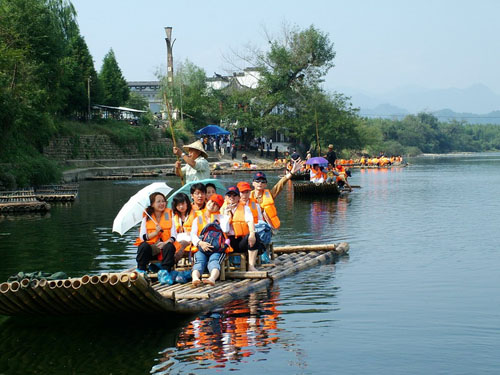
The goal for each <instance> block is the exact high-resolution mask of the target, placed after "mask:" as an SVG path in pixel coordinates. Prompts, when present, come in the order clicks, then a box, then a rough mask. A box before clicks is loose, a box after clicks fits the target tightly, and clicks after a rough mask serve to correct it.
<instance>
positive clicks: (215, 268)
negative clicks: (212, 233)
mask: <svg viewBox="0 0 500 375" xmlns="http://www.w3.org/2000/svg"><path fill="white" fill-rule="evenodd" d="M223 204H224V198H223V197H222V195H219V194H213V195H212V196H211V197H210V200H209V201H208V202H207V204H206V207H205V208H204V209H203V210H201V211H197V212H196V217H195V219H194V221H193V225H192V227H191V242H192V243H193V246H194V247H195V248H197V249H196V250H193V251H195V253H194V265H193V272H192V273H191V276H192V278H193V281H192V285H193V286H194V287H197V286H199V285H200V284H201V283H202V281H201V275H202V274H203V272H204V271H205V269H207V268H208V272H209V274H210V276H209V278H208V279H204V280H203V283H204V284H208V285H215V282H216V280H217V279H218V278H219V275H220V267H221V264H222V263H223V262H224V259H225V257H226V252H225V249H222V250H219V249H214V248H213V246H212V245H211V244H210V243H208V242H205V241H203V240H201V239H200V234H201V233H202V230H203V229H204V228H205V227H206V226H207V225H210V224H211V223H214V222H215V223H218V224H219V225H220V226H221V229H222V228H224V227H226V228H227V222H228V219H227V217H225V216H224V215H221V214H220V213H219V210H220V208H221V207H222V205H223Z"/></svg>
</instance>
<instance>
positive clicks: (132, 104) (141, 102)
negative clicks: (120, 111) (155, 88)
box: [125, 92, 149, 111]
mask: <svg viewBox="0 0 500 375" xmlns="http://www.w3.org/2000/svg"><path fill="white" fill-rule="evenodd" d="M125 106H126V107H128V108H133V109H138V110H140V111H147V110H149V102H148V101H147V99H146V98H145V97H144V96H142V95H141V94H138V93H136V92H130V96H129V98H128V100H127V102H126V103H125Z"/></svg>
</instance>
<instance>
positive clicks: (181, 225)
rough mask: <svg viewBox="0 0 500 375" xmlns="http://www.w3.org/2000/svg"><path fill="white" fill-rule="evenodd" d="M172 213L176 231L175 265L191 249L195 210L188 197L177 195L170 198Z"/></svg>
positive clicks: (181, 194) (182, 194)
mask: <svg viewBox="0 0 500 375" xmlns="http://www.w3.org/2000/svg"><path fill="white" fill-rule="evenodd" d="M172 211H173V214H174V217H173V220H174V226H175V230H176V231H177V240H176V242H175V244H174V245H175V249H176V253H175V262H176V263H177V262H178V261H179V260H180V259H181V258H182V257H183V256H184V251H185V250H186V251H189V250H190V249H191V227H192V225H193V220H194V218H195V210H193V209H192V206H191V202H190V200H189V197H188V196H187V195H186V194H184V193H178V194H176V195H174V197H173V198H172Z"/></svg>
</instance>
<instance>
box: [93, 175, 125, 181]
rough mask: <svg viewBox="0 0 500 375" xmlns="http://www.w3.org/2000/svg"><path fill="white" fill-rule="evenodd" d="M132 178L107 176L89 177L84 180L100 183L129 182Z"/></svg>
mask: <svg viewBox="0 0 500 375" xmlns="http://www.w3.org/2000/svg"><path fill="white" fill-rule="evenodd" d="M131 178H132V176H127V175H109V176H90V177H87V178H86V180H91V181H102V180H130V179H131Z"/></svg>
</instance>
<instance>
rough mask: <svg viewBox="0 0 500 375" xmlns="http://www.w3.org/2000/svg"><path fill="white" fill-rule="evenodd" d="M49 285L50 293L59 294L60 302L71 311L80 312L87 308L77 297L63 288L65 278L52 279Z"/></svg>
mask: <svg viewBox="0 0 500 375" xmlns="http://www.w3.org/2000/svg"><path fill="white" fill-rule="evenodd" d="M48 287H49V290H50V291H49V293H53V295H54V296H57V300H58V303H59V304H62V305H64V306H65V307H66V308H67V309H68V310H69V311H70V312H71V313H77V312H80V311H82V309H84V308H85V306H84V305H82V304H80V303H79V301H76V300H75V298H71V296H70V294H69V293H67V291H66V290H65V289H64V288H63V280H50V281H49V282H48Z"/></svg>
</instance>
